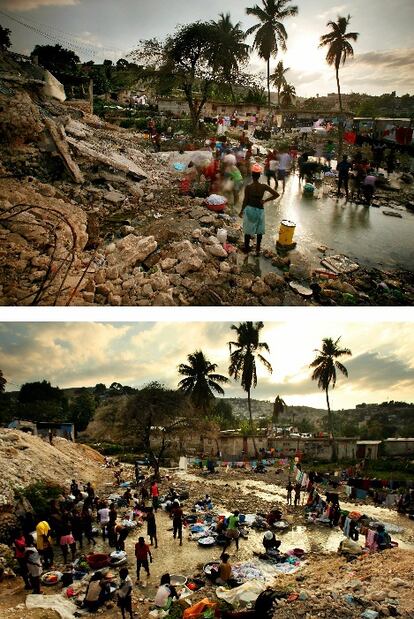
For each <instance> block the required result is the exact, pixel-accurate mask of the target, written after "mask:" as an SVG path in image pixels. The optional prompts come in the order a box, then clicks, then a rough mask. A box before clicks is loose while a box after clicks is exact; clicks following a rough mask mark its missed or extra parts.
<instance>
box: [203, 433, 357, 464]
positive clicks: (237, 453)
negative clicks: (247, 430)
mask: <svg viewBox="0 0 414 619" xmlns="http://www.w3.org/2000/svg"><path fill="white" fill-rule="evenodd" d="M357 440H358V439H357V438H338V439H336V444H337V449H338V458H339V459H340V460H345V459H355V458H356V451H357ZM254 442H255V443H256V448H257V450H260V449H264V450H265V451H270V450H272V451H274V454H275V456H276V457H281V458H282V457H294V456H297V455H299V456H305V457H308V458H311V459H313V460H330V459H331V458H332V443H331V441H330V440H329V438H327V437H320V438H303V437H293V436H268V435H265V434H262V435H257V436H255V437H254ZM254 442H253V436H242V435H241V434H239V433H237V431H229V430H227V431H225V432H221V433H220V436H219V437H217V439H216V438H205V439H204V440H203V450H204V453H205V454H207V455H210V454H211V455H213V454H216V452H217V450H218V449H219V450H220V451H221V453H222V456H223V458H224V459H226V460H240V458H241V457H242V455H246V456H247V457H253V456H254V455H255V448H254Z"/></svg>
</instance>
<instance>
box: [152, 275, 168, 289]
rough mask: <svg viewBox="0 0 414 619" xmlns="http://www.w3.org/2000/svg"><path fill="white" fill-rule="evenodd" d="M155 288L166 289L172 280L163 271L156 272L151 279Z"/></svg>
mask: <svg viewBox="0 0 414 619" xmlns="http://www.w3.org/2000/svg"><path fill="white" fill-rule="evenodd" d="M149 283H150V284H151V286H152V288H153V290H158V291H164V290H166V289H167V288H168V287H169V286H170V280H169V279H168V277H167V276H166V275H164V274H163V273H155V274H154V275H151V277H150V279H149Z"/></svg>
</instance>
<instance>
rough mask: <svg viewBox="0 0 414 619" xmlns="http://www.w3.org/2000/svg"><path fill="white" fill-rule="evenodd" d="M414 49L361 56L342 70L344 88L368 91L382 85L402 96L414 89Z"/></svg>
mask: <svg viewBox="0 0 414 619" xmlns="http://www.w3.org/2000/svg"><path fill="white" fill-rule="evenodd" d="M413 54H414V48H413V47H411V48H399V49H391V50H385V51H372V52H366V53H364V54H357V55H355V57H354V58H350V59H349V60H348V61H347V64H346V65H345V66H344V67H343V68H342V69H341V73H342V76H343V77H342V81H343V87H344V89H350V90H353V91H354V92H355V91H357V90H358V88H360V89H362V90H364V92H366V91H367V90H369V89H370V87H374V88H375V87H378V85H380V87H381V89H382V92H384V90H385V89H387V88H391V90H395V91H397V92H399V93H406V92H412V90H413V89H414V65H413V62H412V58H413Z"/></svg>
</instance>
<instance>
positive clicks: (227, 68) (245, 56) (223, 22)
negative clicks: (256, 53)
mask: <svg viewBox="0 0 414 619" xmlns="http://www.w3.org/2000/svg"><path fill="white" fill-rule="evenodd" d="M219 17H220V19H219V20H218V21H212V22H211V26H212V28H213V38H214V41H215V45H214V46H213V52H212V58H211V65H212V68H213V70H214V71H215V72H216V73H218V74H221V76H222V77H223V78H224V79H225V80H226V81H227V83H228V84H229V86H230V90H231V95H232V98H233V101H234V93H233V86H232V83H233V81H234V77H235V76H237V74H238V73H239V68H240V65H241V64H245V63H246V62H247V61H248V60H249V46H248V45H247V44H246V43H245V42H244V41H245V39H246V36H247V35H246V33H245V32H243V30H242V29H241V23H240V22H237V23H236V24H233V23H232V21H231V19H230V13H226V14H225V15H224V13H220V16H219Z"/></svg>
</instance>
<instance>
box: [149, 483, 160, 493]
mask: <svg viewBox="0 0 414 619" xmlns="http://www.w3.org/2000/svg"><path fill="white" fill-rule="evenodd" d="M158 494H159V492H158V486H157V484H153V485H152V486H151V496H158Z"/></svg>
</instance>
